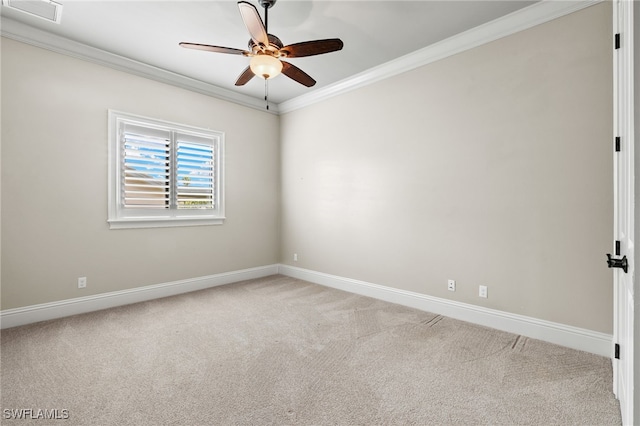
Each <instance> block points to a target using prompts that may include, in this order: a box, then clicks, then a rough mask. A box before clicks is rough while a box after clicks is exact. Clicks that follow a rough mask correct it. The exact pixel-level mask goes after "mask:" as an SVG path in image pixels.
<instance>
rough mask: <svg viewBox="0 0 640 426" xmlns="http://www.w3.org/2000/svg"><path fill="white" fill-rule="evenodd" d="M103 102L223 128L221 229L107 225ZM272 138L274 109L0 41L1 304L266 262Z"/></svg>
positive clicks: (272, 210) (270, 244) (272, 203)
mask: <svg viewBox="0 0 640 426" xmlns="http://www.w3.org/2000/svg"><path fill="white" fill-rule="evenodd" d="M110 108H111V109H116V110H120V111H125V112H129V113H133V114H138V115H143V116H148V117H153V118H157V119H163V120H168V121H173V122H178V123H182V124H187V125H193V126H199V127H204V128H211V129H215V130H221V131H224V132H225V133H226V214H227V217H228V219H227V221H226V222H225V224H224V225H222V226H205V227H200V226H198V227H183V228H161V229H134V230H109V228H108V225H107V109H110ZM278 135H279V119H278V117H277V116H274V115H271V114H267V113H265V112H261V111H257V110H254V109H250V108H245V107H242V106H238V105H235V104H232V103H228V102H225V101H221V100H216V99H213V98H211V97H207V96H204V95H200V94H196V93H193V92H189V91H186V90H182V89H179V88H176V87H173V86H168V85H165V84H161V83H158V82H154V81H150V80H147V79H143V78H140V77H136V76H133V75H129V74H126V73H122V72H119V71H115V70H112V69H110V68H105V67H102V66H98V65H94V64H91V63H88V62H85V61H80V60H76V59H73V58H70V57H67V56H63V55H59V54H56V53H52V52H49V51H46V50H42V49H39V48H36V47H32V46H28V45H25V44H22V43H18V42H16V41H12V40H8V39H5V38H3V39H2V169H1V170H2V309H9V308H16V307H22V306H28V305H34V304H38V303H44V302H51V301H57V300H64V299H69V298H74V297H79V296H87V295H91V294H97V293H104V292H109V291H115V290H123V289H130V288H133V287H137V286H144V285H150V284H157V283H164V282H169V281H174V280H181V279H187V278H192V277H201V276H206V275H211V274H216V273H220V272H226V271H234V270H239V269H244V268H251V267H256V266H261V265H268V264H273V263H277V262H278V260H279V259H278V255H277V250H276V247H278V245H279V229H278V226H279V225H278V224H279V221H278V218H279V205H278V200H279V197H280V195H279V168H278V165H279V143H278ZM80 276H86V277H87V278H88V286H87V288H86V289H84V290H79V289H77V278H78V277H80Z"/></svg>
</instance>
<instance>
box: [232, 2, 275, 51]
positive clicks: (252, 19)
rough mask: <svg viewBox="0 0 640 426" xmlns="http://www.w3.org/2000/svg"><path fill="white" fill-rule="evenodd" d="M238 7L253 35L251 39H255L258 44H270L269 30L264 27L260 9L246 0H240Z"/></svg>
mask: <svg viewBox="0 0 640 426" xmlns="http://www.w3.org/2000/svg"><path fill="white" fill-rule="evenodd" d="M238 8H239V9H240V15H242V20H243V21H244V25H245V26H246V27H247V30H248V31H249V34H250V35H251V39H252V40H253V41H255V42H256V44H262V45H264V46H268V45H269V36H267V30H266V29H265V27H264V23H263V22H262V18H260V14H259V13H258V9H256V7H255V6H254V5H252V4H251V3H249V2H246V1H239V2H238Z"/></svg>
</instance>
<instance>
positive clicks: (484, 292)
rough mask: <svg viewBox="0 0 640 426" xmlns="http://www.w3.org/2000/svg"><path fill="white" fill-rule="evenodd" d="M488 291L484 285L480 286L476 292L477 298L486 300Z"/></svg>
mask: <svg viewBox="0 0 640 426" xmlns="http://www.w3.org/2000/svg"><path fill="white" fill-rule="evenodd" d="M488 291H489V290H487V286H486V285H481V286H480V289H479V290H478V296H480V297H484V298H485V299H486V298H487V297H489V293H488Z"/></svg>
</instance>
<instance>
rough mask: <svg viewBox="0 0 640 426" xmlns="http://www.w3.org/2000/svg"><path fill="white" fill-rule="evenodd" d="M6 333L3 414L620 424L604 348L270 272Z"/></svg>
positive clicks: (82, 420) (183, 421) (91, 421)
mask: <svg viewBox="0 0 640 426" xmlns="http://www.w3.org/2000/svg"><path fill="white" fill-rule="evenodd" d="M1 343H2V345H1V356H2V358H1V365H0V367H1V382H0V386H1V387H0V390H1V392H2V394H1V408H2V410H3V411H2V423H3V424H20V425H28V424H37V425H48V424H54V425H56V424H59V425H63V424H64V425H265V424H278V425H280V424H283V425H288V424H297V425H324V424H331V425H445V424H456V425H471V424H472V425H477V424H500V425H553V424H557V425H618V424H620V422H621V421H620V415H619V406H618V403H617V401H616V400H615V398H614V396H613V394H612V392H611V388H612V384H611V376H612V372H611V362H610V360H609V359H606V358H603V357H599V356H596V355H592V354H588V353H585V352H580V351H575V350H572V349H567V348H564V347H560V346H555V345H552V344H548V343H544V342H541V341H536V340H533V339H528V338H525V337H522V336H516V335H512V334H509V333H504V332H500V331H496V330H492V329H488V328H484V327H480V326H476V325H472V324H468V323H464V322H460V321H457V320H453V319H449V318H445V317H442V316H439V315H434V314H430V313H428V312H422V311H418V310H414V309H410V308H405V307H402V306H398V305H393V304H389V303H385V302H381V301H378V300H374V299H369V298H366V297H362V296H357V295H353V294H349V293H345V292H341V291H338V290H334V289H330V288H325V287H321V286H318V285H315V284H310V283H307V282H304V281H300V280H296V279H293V278H288V277H284V276H278V275H276V276H272V277H267V278H263V279H258V280H251V281H245V282H241V283H236V284H231V285H227V286H222V287H216V288H212V289H208V290H203V291H198V292H193V293H189V294H184V295H180V296H175V297H170V298H166V299H159V300H154V301H150V302H145V303H139V304H135V305H129V306H124V307H120V308H115V309H109V310H105V311H99V312H94V313H90V314H84V315H78V316H75V317H69V318H63V319H59V320H53V321H48V322H43V323H38V324H32V325H27V326H23V327H16V328H12V329H7V330H4V331H2V342H1ZM21 409H31V410H32V412H31V413H29V412H25V411H20V410H21ZM11 410H18V411H17V412H15V411H11ZM38 410H48V411H47V412H42V411H38ZM52 410H57V411H52ZM20 412H22V413H23V414H27V415H28V417H37V416H38V415H42V416H46V415H52V414H53V415H54V416H55V415H57V416H58V417H68V419H65V420H62V419H60V420H43V419H39V420H36V419H33V420H32V419H27V420H25V419H20V420H10V419H8V417H11V415H13V414H15V413H20Z"/></svg>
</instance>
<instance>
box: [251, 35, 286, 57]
mask: <svg viewBox="0 0 640 426" xmlns="http://www.w3.org/2000/svg"><path fill="white" fill-rule="evenodd" d="M267 36H268V37H269V46H266V48H265V49H264V50H265V51H269V52H271V53H274V54H277V52H278V51H279V50H280V49H282V47H283V46H284V44H282V41H281V40H280V39H279V38H278V37H276V36H274V35H273V34H267ZM248 46H249V50H250V51H251V52H253V53H254V54H257V53H258V52H262V51H263V50H262V49H260V46H259V45H257V44H256V42H255V41H253V40H252V39H250V40H249V44H248Z"/></svg>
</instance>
